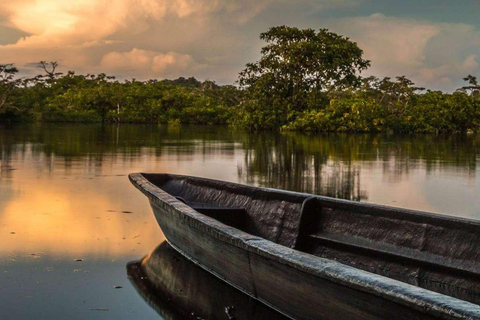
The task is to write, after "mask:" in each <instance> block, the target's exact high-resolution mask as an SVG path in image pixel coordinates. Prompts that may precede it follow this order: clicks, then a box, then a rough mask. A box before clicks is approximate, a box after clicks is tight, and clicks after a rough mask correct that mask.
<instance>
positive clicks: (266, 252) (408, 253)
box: [129, 173, 480, 319]
mask: <svg viewBox="0 0 480 320" xmlns="http://www.w3.org/2000/svg"><path fill="white" fill-rule="evenodd" d="M129 178H130V181H131V182H132V183H133V184H134V185H135V186H136V187H137V188H138V189H139V190H141V191H142V192H143V193H144V194H145V195H146V196H147V197H148V199H149V201H150V203H151V206H152V208H153V211H154V214H155V217H156V219H157V221H158V223H159V225H160V227H161V229H162V231H163V233H164V235H165V237H166V239H167V241H168V242H169V243H170V244H171V246H172V247H173V248H175V249H176V250H177V251H178V252H179V253H181V254H182V255H184V256H185V257H186V258H188V259H190V260H191V261H193V262H195V263H196V264H198V265H199V266H201V267H202V268H204V269H205V270H207V271H209V272H210V273H212V274H214V275H215V276H217V277H218V278H220V279H222V280H224V281H226V282H228V283H229V284H231V285H232V286H234V287H236V288H238V289H240V290H241V291H243V292H245V293H246V294H248V295H250V296H251V297H253V298H255V299H257V300H259V301H262V302H263V303H265V304H266V305H268V306H270V307H272V308H274V309H276V310H278V311H279V312H281V313H283V314H284V315H286V316H288V317H291V318H293V319H480V306H479V305H478V304H480V250H479V245H480V223H479V222H477V221H473V220H468V219H462V218H455V217H449V216H444V215H438V214H432V213H426V212H419V211H413V210H406V209H400V208H392V207H385V206H379V205H372V204H365V203H359V202H352V201H347V200H340V199H334V198H328V197H322V196H314V195H310V194H304V193H297V192H289V191H282V190H275V189H267V188H257V187H251V186H245V185H240V184H235V183H228V182H223V181H216V180H210V179H205V178H196V177H189V176H179V175H171V174H144V173H135V174H131V175H130V176H129Z"/></svg>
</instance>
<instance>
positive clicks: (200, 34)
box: [0, 0, 480, 91]
mask: <svg viewBox="0 0 480 320" xmlns="http://www.w3.org/2000/svg"><path fill="white" fill-rule="evenodd" d="M479 16H480V0H449V1H444V0H403V1H398V0H395V1H393V0H69V1H64V0H5V1H1V2H0V63H14V64H15V65H16V66H17V68H19V69H20V70H21V75H24V76H28V75H33V74H38V73H40V72H41V70H40V69H38V67H37V63H38V62H39V61H42V60H46V61H57V62H58V63H59V69H58V70H59V71H61V72H66V71H68V70H75V71H76V72H77V73H82V74H86V73H95V74H97V73H101V72H104V73H107V74H109V75H115V76H116V77H117V78H119V79H131V78H136V79H138V80H147V79H165V78H176V77H179V76H184V77H189V76H194V77H196V78H197V79H200V80H206V79H209V80H214V81H216V82H217V83H219V84H232V83H234V81H235V80H237V78H238V73H239V72H240V71H241V70H242V69H243V68H244V66H245V64H246V63H248V62H254V61H257V60H258V59H259V57H260V48H261V47H262V45H263V43H262V41H261V40H260V39H259V35H260V33H261V32H264V31H266V30H268V28H270V27H272V26H278V25H288V26H295V27H300V28H313V29H320V28H328V29H330V30H331V31H333V32H336V33H339V34H342V35H345V36H347V37H349V38H350V39H352V40H353V41H355V42H357V43H358V45H359V46H360V47H361V48H362V49H363V50H364V57H365V58H366V59H369V60H371V61H372V66H371V67H370V68H369V70H368V71H367V72H366V73H365V75H375V76H377V77H385V76H389V77H395V76H399V75H405V76H407V77H408V78H410V79H412V80H413V81H414V82H415V83H416V84H417V85H419V86H424V87H427V88H429V89H432V90H444V91H453V90H455V89H456V88H458V87H461V86H462V85H463V84H464V81H463V80H462V78H463V77H465V76H467V75H468V74H472V75H475V76H477V77H480V18H479Z"/></svg>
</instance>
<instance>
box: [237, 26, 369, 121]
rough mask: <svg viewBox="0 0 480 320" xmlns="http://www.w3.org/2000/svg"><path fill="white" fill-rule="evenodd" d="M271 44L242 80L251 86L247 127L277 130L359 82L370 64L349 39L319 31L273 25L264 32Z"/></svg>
mask: <svg viewBox="0 0 480 320" xmlns="http://www.w3.org/2000/svg"><path fill="white" fill-rule="evenodd" d="M260 39H262V40H264V41H266V43H267V45H266V46H264V47H263V48H262V50H261V58H260V60H259V61H258V62H256V63H249V64H247V66H246V68H245V70H243V71H242V72H241V73H240V77H239V81H238V82H239V84H240V86H241V87H243V88H246V95H247V96H246V97H247V101H246V102H245V103H246V105H245V106H244V108H245V110H244V111H245V112H244V116H245V117H244V119H242V120H243V122H244V125H248V126H250V127H252V128H256V129H258V128H276V127H280V126H282V125H285V124H286V123H287V122H289V121H292V120H294V118H295V114H296V112H300V111H304V110H307V109H310V108H311V107H317V106H318V105H319V104H322V103H323V104H324V103H326V102H327V94H328V93H329V92H331V91H332V90H339V89H341V88H346V87H352V86H356V85H358V84H359V83H360V77H359V73H360V72H361V71H363V70H365V69H367V68H368V66H369V65H370V62H369V61H368V60H364V59H363V58H362V55H363V51H362V50H361V49H360V48H359V47H358V46H357V44H356V43H355V42H352V41H350V40H349V39H348V38H346V37H343V36H341V35H338V34H336V33H333V32H330V31H328V30H327V29H320V30H319V31H318V32H317V31H315V30H313V29H298V28H293V27H287V26H279V27H273V28H271V29H270V30H268V31H267V32H265V33H262V34H261V35H260Z"/></svg>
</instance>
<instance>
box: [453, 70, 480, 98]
mask: <svg viewBox="0 0 480 320" xmlns="http://www.w3.org/2000/svg"><path fill="white" fill-rule="evenodd" d="M463 80H464V81H467V82H468V84H469V85H468V86H464V87H461V88H460V89H458V90H457V91H459V92H465V93H466V92H468V91H470V95H472V96H474V97H476V98H480V84H479V83H478V81H477V78H476V77H474V76H472V75H470V74H469V75H468V76H467V77H465V78H463Z"/></svg>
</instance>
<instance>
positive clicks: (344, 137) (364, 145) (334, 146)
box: [239, 133, 480, 200]
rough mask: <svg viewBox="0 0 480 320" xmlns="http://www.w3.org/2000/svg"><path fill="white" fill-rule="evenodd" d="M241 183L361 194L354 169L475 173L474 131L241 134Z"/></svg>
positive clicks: (393, 174) (479, 141)
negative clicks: (467, 133) (469, 133)
mask: <svg viewBox="0 0 480 320" xmlns="http://www.w3.org/2000/svg"><path fill="white" fill-rule="evenodd" d="M241 140H242V141H243V146H244V148H245V150H246V151H245V166H244V167H239V177H240V179H242V180H243V181H245V182H246V183H251V184H258V185H262V186H268V187H275V188H282V189H290V190H297V191H302V192H308V193H317V194H322V195H328V196H334V197H340V198H346V199H352V200H362V199H366V198H367V195H366V194H365V192H364V191H362V190H361V189H360V169H362V170H364V169H375V167H378V166H380V168H381V170H382V174H383V175H384V177H385V178H386V179H388V180H390V181H392V182H395V181H399V180H401V179H402V177H403V176H406V175H409V174H410V172H411V170H414V169H417V168H421V169H424V170H425V171H426V172H427V174H428V173H430V172H434V171H436V170H444V169H448V170H452V169H453V170H457V171H461V172H462V173H464V174H465V173H466V174H467V175H468V176H472V175H474V174H475V169H476V163H477V160H476V159H477V154H478V150H479V147H480V136H462V135H451V136H438V135H409V136H402V135H369V134H322V135H305V134H297V133H285V134H273V133H270V134H267V133H262V134H257V135H243V136H242V139H241Z"/></svg>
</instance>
